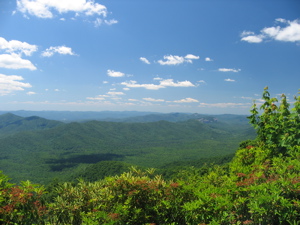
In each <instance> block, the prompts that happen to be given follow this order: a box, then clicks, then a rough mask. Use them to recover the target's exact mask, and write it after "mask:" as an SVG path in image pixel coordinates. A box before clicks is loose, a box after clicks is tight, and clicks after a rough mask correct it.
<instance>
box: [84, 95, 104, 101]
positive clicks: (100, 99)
mask: <svg viewBox="0 0 300 225" xmlns="http://www.w3.org/2000/svg"><path fill="white" fill-rule="evenodd" d="M86 99H89V100H98V101H103V100H105V98H103V97H100V96H98V97H94V98H93V97H87V98H86Z"/></svg>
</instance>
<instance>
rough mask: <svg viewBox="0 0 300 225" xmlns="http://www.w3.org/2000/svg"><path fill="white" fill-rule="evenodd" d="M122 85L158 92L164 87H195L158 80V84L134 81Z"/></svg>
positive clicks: (191, 84) (189, 84) (189, 83)
mask: <svg viewBox="0 0 300 225" xmlns="http://www.w3.org/2000/svg"><path fill="white" fill-rule="evenodd" d="M121 84H122V85H125V86H126V87H129V88H146V89H148V90H158V89H161V88H166V87H195V85H194V84H193V83H191V82H190V81H187V80H186V81H179V82H174V81H173V79H166V80H159V84H138V83H137V82H136V81H133V80H131V81H129V82H122V83H121Z"/></svg>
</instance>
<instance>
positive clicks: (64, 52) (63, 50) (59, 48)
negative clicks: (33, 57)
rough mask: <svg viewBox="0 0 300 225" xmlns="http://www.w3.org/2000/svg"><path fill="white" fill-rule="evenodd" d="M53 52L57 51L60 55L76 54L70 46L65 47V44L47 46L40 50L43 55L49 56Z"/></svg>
mask: <svg viewBox="0 0 300 225" xmlns="http://www.w3.org/2000/svg"><path fill="white" fill-rule="evenodd" d="M54 53H58V54H61V55H76V54H75V53H74V52H73V51H72V48H70V47H66V46H55V47H53V46H51V47H50V48H47V49H46V50H45V51H44V52H42V56H43V57H51V56H53V55H54Z"/></svg>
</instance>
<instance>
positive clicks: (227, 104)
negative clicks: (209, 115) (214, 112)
mask: <svg viewBox="0 0 300 225" xmlns="http://www.w3.org/2000/svg"><path fill="white" fill-rule="evenodd" d="M249 105H251V103H232V102H228V103H227V102H224V103H200V104H199V107H216V108H228V107H229V108H236V107H249Z"/></svg>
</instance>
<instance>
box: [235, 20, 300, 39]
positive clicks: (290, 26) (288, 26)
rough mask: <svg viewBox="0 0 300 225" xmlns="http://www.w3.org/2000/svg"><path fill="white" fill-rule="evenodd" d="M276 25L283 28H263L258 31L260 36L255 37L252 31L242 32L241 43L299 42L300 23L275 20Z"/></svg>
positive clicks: (297, 21)
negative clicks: (268, 41) (265, 41)
mask: <svg viewBox="0 0 300 225" xmlns="http://www.w3.org/2000/svg"><path fill="white" fill-rule="evenodd" d="M275 22H277V23H281V24H284V25H285V26H273V27H265V28H263V29H262V30H261V31H260V34H258V35H255V34H254V32H252V31H244V32H242V34H241V36H242V39H241V40H242V41H247V42H250V43H260V42H262V41H263V40H265V39H274V40H276V41H284V42H299V41H300V21H299V20H294V21H289V20H285V19H282V18H278V19H276V20H275Z"/></svg>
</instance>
